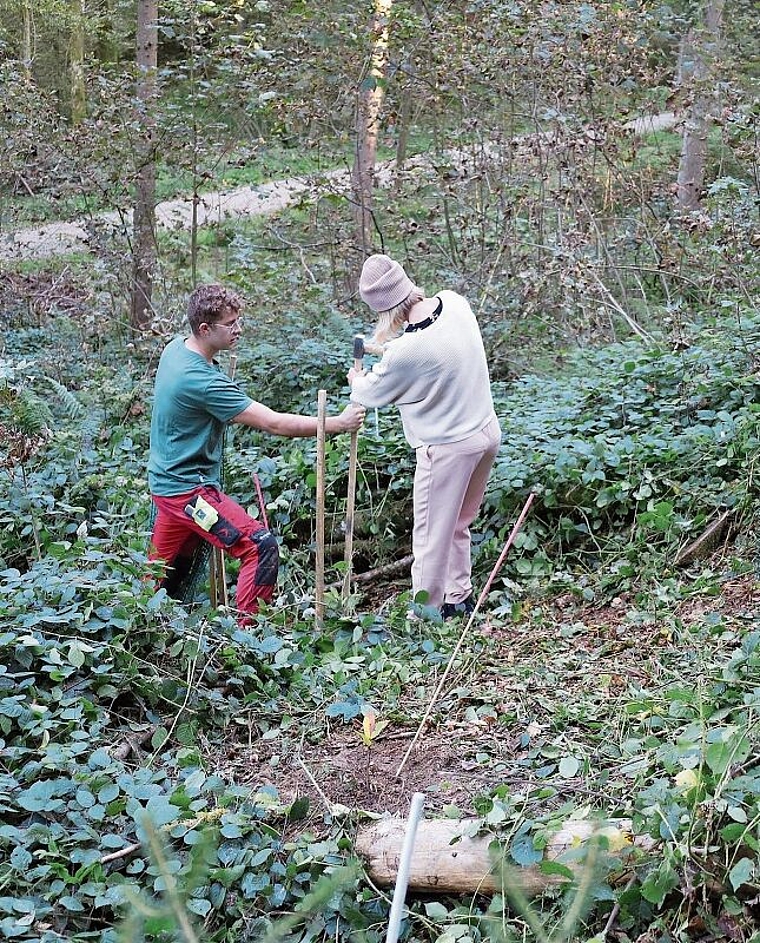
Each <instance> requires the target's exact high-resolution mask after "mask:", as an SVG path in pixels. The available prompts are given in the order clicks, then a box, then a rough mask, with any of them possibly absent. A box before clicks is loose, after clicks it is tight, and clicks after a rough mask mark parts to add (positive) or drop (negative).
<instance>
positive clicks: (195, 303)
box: [187, 285, 243, 334]
mask: <svg viewBox="0 0 760 943" xmlns="http://www.w3.org/2000/svg"><path fill="white" fill-rule="evenodd" d="M242 310H243V299H242V298H241V297H240V295H239V294H238V293H237V292H235V291H232V289H230V288H225V287H224V286H223V285H200V286H199V287H198V288H196V289H195V291H194V292H193V293H192V295H190V298H189V300H188V302H187V320H188V321H189V322H190V330H191V331H192V332H193V334H197V333H198V331H199V330H200V326H201V324H204V323H205V324H216V322H217V321H221V319H222V318H223V317H224V316H225V315H227V314H234V315H237V314H239V313H240V312H241V311H242Z"/></svg>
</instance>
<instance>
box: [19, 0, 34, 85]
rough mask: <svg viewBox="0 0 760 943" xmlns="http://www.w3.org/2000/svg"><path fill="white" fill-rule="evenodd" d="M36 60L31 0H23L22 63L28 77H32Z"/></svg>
mask: <svg viewBox="0 0 760 943" xmlns="http://www.w3.org/2000/svg"><path fill="white" fill-rule="evenodd" d="M33 58H34V32H33V26H32V3H31V0H21V61H22V63H23V65H24V72H25V73H26V77H27V78H28V79H31V77H32V59H33Z"/></svg>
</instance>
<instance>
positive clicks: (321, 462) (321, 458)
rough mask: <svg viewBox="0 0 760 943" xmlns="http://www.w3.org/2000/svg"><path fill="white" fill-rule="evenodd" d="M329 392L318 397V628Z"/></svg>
mask: <svg viewBox="0 0 760 943" xmlns="http://www.w3.org/2000/svg"><path fill="white" fill-rule="evenodd" d="M326 416H327V392H326V391H325V390H320V391H319V394H318V397H317V572H316V581H315V590H314V609H315V613H316V622H317V628H318V629H321V628H322V624H323V622H324V618H325V420H326Z"/></svg>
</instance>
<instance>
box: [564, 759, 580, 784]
mask: <svg viewBox="0 0 760 943" xmlns="http://www.w3.org/2000/svg"><path fill="white" fill-rule="evenodd" d="M579 769H580V763H579V762H578V760H577V759H576V758H575V757H574V756H563V757H562V759H561V760H560V761H559V774H560V776H561V777H562V778H563V779H572V778H573V776H575V775H576V774H577V773H578V770H579Z"/></svg>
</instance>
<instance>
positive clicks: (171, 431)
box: [148, 337, 253, 497]
mask: <svg viewBox="0 0 760 943" xmlns="http://www.w3.org/2000/svg"><path fill="white" fill-rule="evenodd" d="M252 402H253V400H252V399H251V398H250V396H246V394H245V393H243V391H242V390H241V389H240V388H239V387H238V385H237V384H236V383H235V381H234V380H231V379H230V378H229V377H228V376H227V375H226V374H225V373H224V372H223V371H222V369H221V368H220V367H219V366H217V365H216V364H213V365H212V364H210V363H209V362H208V361H207V360H206V359H205V358H204V357H202V356H201V355H200V354H196V353H195V351H192V350H188V349H187V347H185V339H184V338H183V337H175V338H174V340H173V341H171V342H170V343H169V344H167V346H166V348H165V349H164V352H163V353H162V354H161V359H160V361H159V363H158V371H157V372H156V384H155V388H154V393H153V415H152V417H151V425H150V458H149V460H148V483H149V486H150V491H151V494H157V495H161V496H163V497H167V496H170V495H174V494H183V493H184V492H186V491H191V490H192V489H193V488H196V487H198V485H216V486H217V487H221V480H220V476H221V467H222V446H223V434H224V427H225V425H226V424H227V423H228V422H229V420H230V419H232V418H233V417H234V416H237V414H238V413H241V412H242V411H243V410H244V409H246V408H247V407H248V406H250V404H251V403H252Z"/></svg>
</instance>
